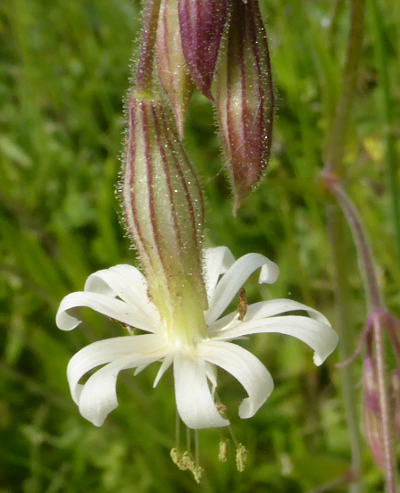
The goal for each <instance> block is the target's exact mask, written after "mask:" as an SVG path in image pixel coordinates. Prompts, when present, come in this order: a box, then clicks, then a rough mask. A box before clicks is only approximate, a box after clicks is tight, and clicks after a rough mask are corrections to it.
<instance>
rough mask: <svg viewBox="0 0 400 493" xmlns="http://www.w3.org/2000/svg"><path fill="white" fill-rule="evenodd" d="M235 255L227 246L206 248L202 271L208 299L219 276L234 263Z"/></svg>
mask: <svg viewBox="0 0 400 493" xmlns="http://www.w3.org/2000/svg"><path fill="white" fill-rule="evenodd" d="M234 261H235V257H234V256H233V255H232V253H231V251H230V250H229V248H228V247H225V246H220V247H215V248H207V250H206V251H205V252H204V273H205V281H206V289H207V295H208V299H209V300H210V299H211V298H212V296H213V294H214V290H215V286H216V285H217V282H218V279H219V276H220V275H221V274H224V273H225V272H226V271H227V270H228V269H229V267H230V266H231V265H232V264H233V263H234Z"/></svg>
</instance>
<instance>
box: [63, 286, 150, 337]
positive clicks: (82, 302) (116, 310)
mask: <svg viewBox="0 0 400 493" xmlns="http://www.w3.org/2000/svg"><path fill="white" fill-rule="evenodd" d="M81 307H87V308H91V309H92V310H94V311H96V312H98V313H101V314H102V315H105V316H107V317H110V318H112V319H113V320H116V321H118V322H122V323H123V324H127V325H130V326H131V327H136V328H138V329H142V330H146V331H148V332H154V331H155V330H157V327H154V326H153V321H152V320H151V319H149V318H148V316H147V315H146V313H145V312H144V311H143V310H142V309H141V307H140V306H134V305H131V304H128V303H125V302H124V301H120V300H117V299H115V298H110V297H109V296H105V295H103V294H97V293H88V292H85V291H77V292H75V293H71V294H69V295H67V296H65V298H63V300H62V301H61V303H60V306H59V308H58V311H57V315H56V324H57V327H58V328H59V329H61V330H73V329H75V327H77V326H78V325H79V324H80V323H81V320H79V319H78V318H76V317H74V316H73V315H71V314H70V313H69V312H70V311H71V310H74V309H76V308H81Z"/></svg>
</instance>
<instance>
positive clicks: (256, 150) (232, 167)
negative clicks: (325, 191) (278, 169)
mask: <svg viewBox="0 0 400 493" xmlns="http://www.w3.org/2000/svg"><path fill="white" fill-rule="evenodd" d="M216 81H217V110H218V119H219V125H220V131H221V134H222V143H223V148H224V151H225V154H226V158H227V167H228V169H229V172H230V177H231V182H232V188H233V193H234V214H235V212H236V210H237V209H238V208H239V206H240V204H241V203H242V201H243V200H244V199H245V198H246V197H247V196H248V195H249V193H250V192H251V190H252V189H253V188H254V186H255V185H257V183H258V182H259V181H260V179H261V177H262V175H263V173H264V170H265V169H266V167H267V163H268V158H269V153H270V148H271V136H272V123H273V103H274V97H273V88H272V77H271V65H270V59H269V50H268V43H267V37H266V33H265V29H264V25H263V21H262V18H261V13H260V10H259V6H258V0H248V1H247V2H246V3H244V2H243V1H238V0H237V1H234V2H232V13H231V22H230V25H229V30H228V33H227V38H226V40H225V44H224V47H223V49H222V53H221V57H220V61H219V63H218V70H217V75H216Z"/></svg>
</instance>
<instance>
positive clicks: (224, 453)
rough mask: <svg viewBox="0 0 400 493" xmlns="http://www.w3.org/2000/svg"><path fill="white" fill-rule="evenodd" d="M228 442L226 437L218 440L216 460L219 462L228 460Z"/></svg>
mask: <svg viewBox="0 0 400 493" xmlns="http://www.w3.org/2000/svg"><path fill="white" fill-rule="evenodd" d="M228 444H229V439H228V438H224V439H222V440H220V442H219V451H218V460H219V461H220V462H226V461H227V460H228Z"/></svg>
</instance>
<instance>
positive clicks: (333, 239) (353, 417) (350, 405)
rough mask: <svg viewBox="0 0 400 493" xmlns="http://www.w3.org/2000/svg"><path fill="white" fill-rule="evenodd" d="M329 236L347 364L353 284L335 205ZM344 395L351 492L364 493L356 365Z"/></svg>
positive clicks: (348, 370) (348, 371)
mask: <svg viewBox="0 0 400 493" xmlns="http://www.w3.org/2000/svg"><path fill="white" fill-rule="evenodd" d="M327 216H328V233H329V239H330V244H331V250H332V256H333V259H334V262H333V267H334V277H333V281H334V283H333V284H334V290H335V299H336V317H335V321H336V324H335V328H336V330H337V331H338V334H339V340H340V344H339V359H340V361H345V360H347V359H348V358H349V356H350V355H351V353H352V352H353V346H354V341H353V337H352V333H351V331H350V330H349V326H351V324H350V323H349V321H350V320H351V318H352V317H351V309H350V304H349V300H350V296H351V295H350V293H351V289H350V285H349V281H348V276H346V275H345V273H346V272H348V271H349V269H348V254H347V248H346V247H347V244H346V241H345V238H344V236H345V235H344V227H345V223H344V219H343V216H342V215H341V214H340V213H339V210H338V209H337V208H336V207H334V206H331V207H330V208H329V209H328V211H327ZM340 372H341V380H342V392H343V401H344V408H345V412H346V422H347V427H348V430H349V435H350V447H351V471H352V475H353V477H354V479H355V481H354V482H352V483H351V484H350V485H349V491H350V492H351V493H361V491H362V484H361V482H360V478H361V451H362V442H361V435H360V428H359V424H358V423H359V416H358V404H357V394H356V392H355V391H354V389H355V380H354V371H353V366H352V365H345V366H343V367H342V368H341V370H340Z"/></svg>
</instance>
